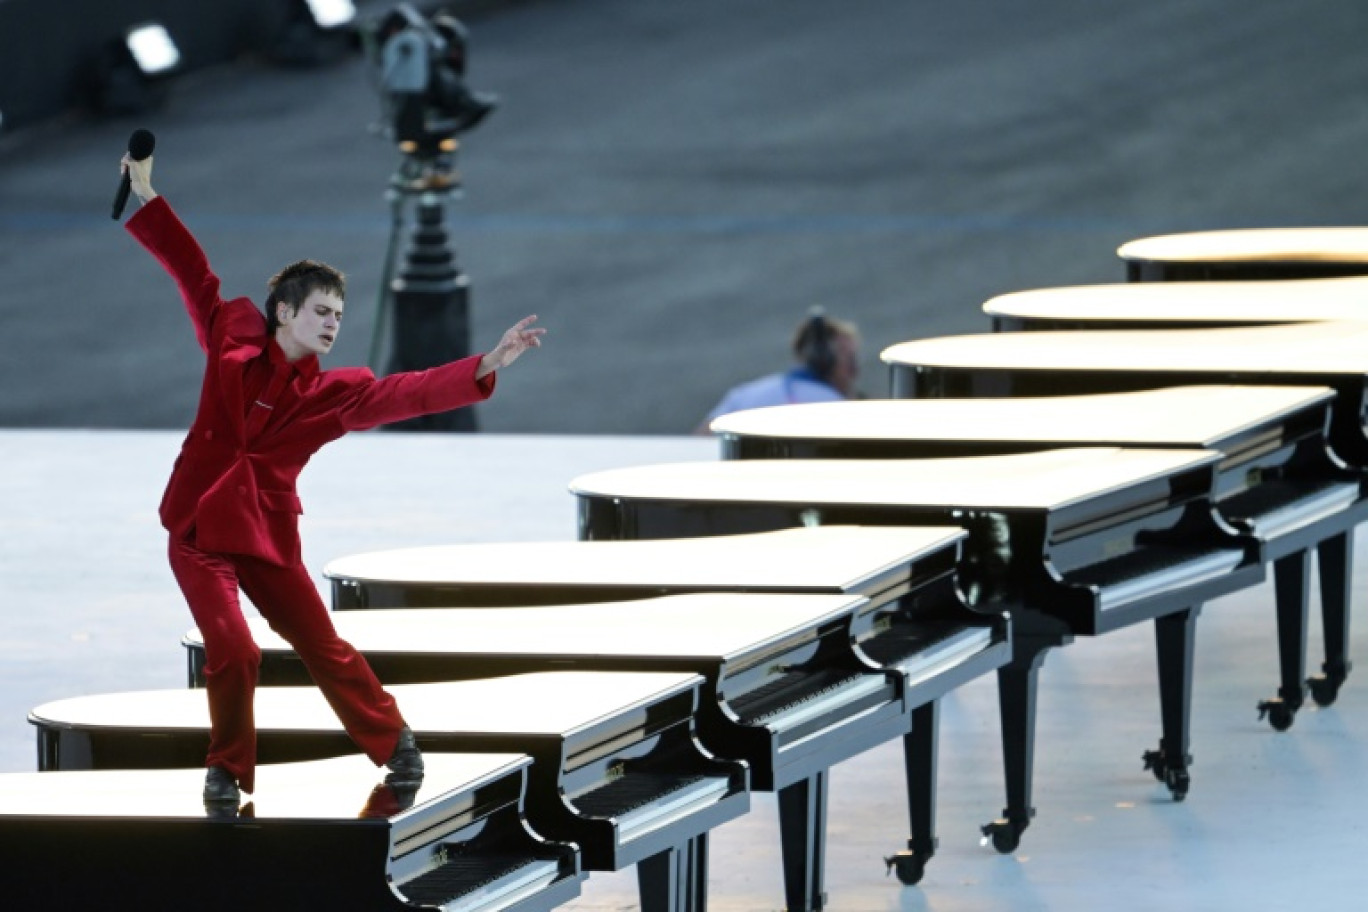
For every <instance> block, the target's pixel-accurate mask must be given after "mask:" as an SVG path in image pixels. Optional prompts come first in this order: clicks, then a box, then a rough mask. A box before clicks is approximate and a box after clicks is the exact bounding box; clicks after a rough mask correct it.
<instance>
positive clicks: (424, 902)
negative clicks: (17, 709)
mask: <svg viewBox="0 0 1368 912" xmlns="http://www.w3.org/2000/svg"><path fill="white" fill-rule="evenodd" d="M531 762H532V761H531V759H530V758H529V757H526V756H522V755H517V754H495V753H489V754H432V755H430V756H429V757H428V765H427V775H426V777H425V778H424V781H423V784H422V785H421V786H420V787H419V788H418V789H417V790H416V793H415V794H406V795H402V796H400V795H396V793H395V791H394V790H393V789H392V788H391V787H390V786H387V785H385V784H384V783H383V781H382V777H381V775H380V772H377V771H376V769H375V767H374V766H373V765H372V764H371V763H370V761H368V760H367V759H366V758H364V757H362V756H360V755H353V756H350V757H342V758H336V759H331V760H316V761H310V762H304V763H288V764H266V765H263V766H262V767H260V769H259V771H258V776H257V792H256V794H255V795H254V796H252V799H251V803H250V807H249V808H244V809H243V810H242V811H241V812H240V813H238V814H236V815H234V814H231V813H230V814H228V815H226V816H210V815H207V814H206V811H205V807H204V804H203V803H202V801H201V800H200V790H201V788H202V787H203V781H204V770H203V769H202V768H200V769H185V770H155V771H151V770H133V771H122V770H121V771H98V772H62V773H55V772H43V773H6V774H3V775H0V849H2V850H3V852H4V856H5V863H4V864H3V865H0V894H3V895H4V897H5V904H6V907H7V908H10V909H25V910H35V912H37V910H43V912H67V910H70V912H75V910H88V909H92V908H99V909H102V910H104V909H107V910H115V912H123V910H127V912H181V910H185V909H194V910H197V912H242V910H248V909H250V910H253V912H295V910H299V909H319V908H327V909H330V910H337V912H404V910H412V912H416V910H419V909H432V908H434V907H436V906H438V905H440V906H441V907H442V908H443V909H445V910H448V912H486V910H488V912H495V910H497V912H533V910H549V909H553V908H555V907H556V906H558V905H560V904H562V903H564V902H567V901H569V900H570V899H573V898H574V897H575V896H577V895H579V888H580V880H581V875H580V873H579V862H578V857H577V854H576V851H575V849H574V847H573V846H569V845H564V844H557V843H548V842H545V841H544V840H543V839H541V838H540V837H538V836H536V835H534V834H533V833H532V832H531V831H529V830H528V829H527V827H526V824H525V823H524V822H523V820H522V812H523V793H524V789H525V787H526V778H527V768H528V766H529V764H530V763H531ZM149 863H150V865H151V867H149Z"/></svg>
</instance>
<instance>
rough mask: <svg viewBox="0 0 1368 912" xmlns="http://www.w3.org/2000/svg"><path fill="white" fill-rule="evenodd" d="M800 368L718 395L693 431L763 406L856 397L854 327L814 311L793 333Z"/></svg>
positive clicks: (857, 364) (857, 368)
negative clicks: (716, 419) (746, 410)
mask: <svg viewBox="0 0 1368 912" xmlns="http://www.w3.org/2000/svg"><path fill="white" fill-rule="evenodd" d="M793 355H794V358H795V359H796V360H797V362H798V364H797V366H796V367H793V368H791V369H789V370H787V371H782V372H780V373H775V374H768V375H766V376H764V377H760V378H757V379H755V380H748V381H746V382H745V383H740V384H738V385H736V386H734V387H732V388H731V389H730V390H728V391H727V393H726V394H725V395H724V396H723V397H722V399H721V401H720V402H718V403H717V405H715V406H713V409H712V411H710V412H708V416H707V417H706V418H704V419H703V423H702V424H700V425H699V426H698V428H697V429H696V430H695V433H699V434H706V433H708V424H709V423H710V422H711V421H712V420H713V419H714V418H717V417H719V416H721V415H726V414H728V413H730V412H739V411H741V410H743V409H753V408H763V407H764V406H767V405H789V404H792V403H795V402H832V401H835V400H840V399H851V398H854V397H856V395H857V391H856V388H855V381H856V379H857V378H858V377H859V374H860V361H859V356H860V334H859V330H858V329H856V327H855V324H853V323H847V322H846V321H844V320H833V319H831V318H830V317H828V316H827V315H826V314H825V312H823V310H822V309H821V308H820V307H815V308H813V310H812V313H811V314H810V315H809V316H808V317H806V318H805V319H804V320H803V322H802V323H800V324H798V328H797V329H796V330H795V331H794V334H793Z"/></svg>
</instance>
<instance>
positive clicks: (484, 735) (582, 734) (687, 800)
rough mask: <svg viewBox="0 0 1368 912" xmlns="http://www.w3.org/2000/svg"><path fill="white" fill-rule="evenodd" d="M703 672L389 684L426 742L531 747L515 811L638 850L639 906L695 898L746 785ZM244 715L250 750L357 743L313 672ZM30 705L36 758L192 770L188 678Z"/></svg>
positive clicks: (435, 753) (346, 748) (610, 851)
mask: <svg viewBox="0 0 1368 912" xmlns="http://www.w3.org/2000/svg"><path fill="white" fill-rule="evenodd" d="M702 684H703V681H702V679H701V678H699V677H698V676H697V675H691V674H665V673H634V672H611V673H608V672H581V671H566V672H552V673H546V674H529V675H515V676H511V677H507V678H491V679H485V680H476V681H457V682H443V683H433V684H410V685H396V686H394V687H393V688H391V693H393V694H394V696H395V698H396V699H397V700H398V701H399V705H400V706H401V707H403V709H404V713H405V718H406V720H407V721H408V723H409V725H410V726H411V727H412V728H413V730H414V733H415V734H416V735H417V738H418V743H419V745H420V746H421V747H422V748H423V750H424V755H425V758H426V757H432V758H433V759H434V760H436V761H437V762H438V763H439V764H440V762H441V760H440V754H441V753H443V752H454V753H509V752H516V753H525V754H527V755H529V756H531V758H532V765H531V767H530V768H529V770H528V783H527V799H526V806H525V812H526V815H527V819H528V823H529V825H530V826H531V827H532V829H533V830H534V831H535V832H536V833H538V834H539V835H541V836H543V837H545V838H548V839H554V840H557V841H561V842H568V843H574V844H575V845H577V846H579V849H580V856H581V859H582V863H583V866H584V868H585V869H586V870H590V871H615V870H621V869H624V868H627V867H629V866H631V865H636V866H637V874H638V883H639V887H640V892H641V906H642V909H643V910H646V909H650V910H671V912H673V910H693V912H701V910H702V909H704V908H706V902H707V891H706V886H707V836H708V831H709V830H711V829H712V828H714V827H716V826H719V825H720V824H722V823H724V822H726V821H728V820H731V819H733V818H735V817H737V816H740V815H741V814H743V813H744V812H745V811H746V810H747V808H748V806H749V801H750V796H749V792H748V790H747V786H746V770H745V766H744V764H741V763H738V762H734V761H729V760H720V759H717V758H715V757H713V756H711V755H710V754H709V753H708V752H706V751H704V750H703V749H702V747H701V746H700V745H699V744H698V742H697V739H696V734H695V730H694V724H693V720H694V713H695V712H696V710H697V708H698V696H699V690H700V688H701V686H702ZM548 694H554V695H555V696H556V699H547V695H548ZM256 717H257V739H258V740H257V753H258V757H259V758H260V760H261V761H262V762H263V763H288V762H296V761H301V760H314V759H321V758H326V757H330V756H339V755H345V754H348V753H352V752H354V751H355V747H354V746H353V745H352V744H351V741H350V740H349V739H348V738H347V737H346V735H345V734H344V733H343V731H342V728H341V725H340V723H339V722H338V721H337V718H336V716H335V715H334V714H333V712H332V710H331V708H330V707H329V706H328V705H327V703H326V702H325V701H324V699H323V697H322V695H321V694H320V693H319V692H318V691H317V689H316V688H313V687H277V688H259V689H258V690H257V692H256ZM29 721H30V722H32V723H33V724H34V725H35V726H36V727H37V731H38V753H39V769H40V770H42V771H48V770H84V769H96V770H106V769H149V768H161V769H174V768H180V767H187V768H188V767H196V766H198V767H199V768H200V773H199V775H200V778H201V779H202V777H203V762H204V756H205V753H206V751H207V749H208V734H209V713H208V705H207V701H206V699H205V694H204V691H202V690H189V689H187V690H167V691H140V692H134V693H121V694H102V695H95V696H87V697H77V698H73V699H69V700H60V701H56V702H53V703H47V704H44V705H42V706H39V707H37V708H35V709H34V710H33V711H32V712H31V713H30V715H29ZM439 768H440V767H439ZM199 787H200V786H199V784H196V785H195V786H194V788H193V790H192V792H191V794H193V795H196V796H198V794H199Z"/></svg>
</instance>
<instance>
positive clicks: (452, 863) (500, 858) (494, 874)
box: [399, 853, 542, 906]
mask: <svg viewBox="0 0 1368 912" xmlns="http://www.w3.org/2000/svg"><path fill="white" fill-rule="evenodd" d="M541 863H542V862H538V861H537V860H535V859H529V858H528V857H527V856H526V855H521V854H507V855H495V854H484V853H482V854H480V855H452V856H451V857H449V858H448V859H447V860H446V861H445V862H443V863H442V864H441V865H439V866H438V867H436V868H433V869H432V870H431V871H426V872H424V873H422V874H420V875H419V876H417V877H415V878H413V879H412V880H410V881H407V882H405V883H403V884H400V885H399V892H401V893H403V895H404V896H405V897H407V898H408V900H409V901H410V902H414V903H418V904H420V905H434V906H444V905H446V904H447V903H449V902H451V901H453V900H456V899H459V898H460V897H462V896H465V895H466V894H468V893H472V892H474V891H475V890H478V889H480V888H481V887H485V886H488V885H490V884H492V883H495V882H497V881H500V880H503V879H504V878H505V877H508V876H509V875H511V874H514V873H516V872H517V871H519V870H521V869H523V868H530V867H532V866H534V865H537V864H541Z"/></svg>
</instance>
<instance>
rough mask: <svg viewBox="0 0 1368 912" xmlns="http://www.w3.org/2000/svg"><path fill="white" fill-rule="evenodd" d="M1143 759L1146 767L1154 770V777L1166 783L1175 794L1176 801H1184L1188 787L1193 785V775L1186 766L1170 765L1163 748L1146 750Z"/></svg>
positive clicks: (1170, 791) (1172, 793)
mask: <svg viewBox="0 0 1368 912" xmlns="http://www.w3.org/2000/svg"><path fill="white" fill-rule="evenodd" d="M1142 759H1144V761H1145V769H1147V770H1150V771H1151V772H1153V773H1154V778H1155V779H1158V780H1159V781H1160V782H1162V783H1164V785H1165V786H1166V787H1167V788H1168V790H1169V793H1170V794H1171V795H1173V800H1174V801H1182V800H1183V799H1184V798H1186V797H1187V793H1188V787H1189V786H1191V785H1192V776H1191V775H1190V774H1189V773H1188V771H1187V767H1186V766H1169V762H1168V758H1166V757H1165V756H1164V752H1163V751H1162V750H1152V751H1145V754H1144V757H1143V758H1142Z"/></svg>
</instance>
